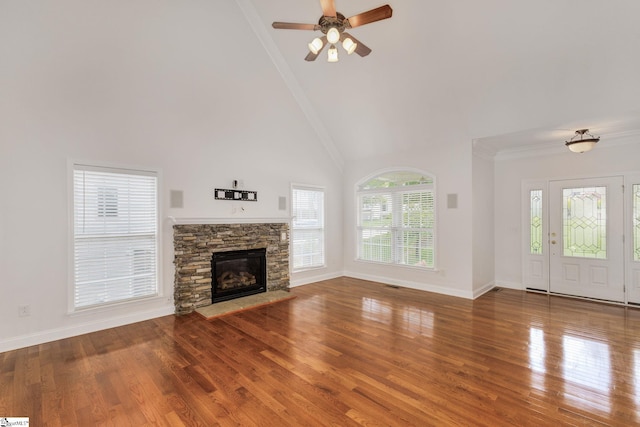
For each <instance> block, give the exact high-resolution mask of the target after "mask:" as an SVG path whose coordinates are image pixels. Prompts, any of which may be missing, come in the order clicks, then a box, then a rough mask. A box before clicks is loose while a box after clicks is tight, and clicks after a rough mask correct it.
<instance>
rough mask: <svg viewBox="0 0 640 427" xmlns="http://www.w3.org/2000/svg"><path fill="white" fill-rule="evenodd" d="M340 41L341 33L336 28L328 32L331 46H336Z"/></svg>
mask: <svg viewBox="0 0 640 427" xmlns="http://www.w3.org/2000/svg"><path fill="white" fill-rule="evenodd" d="M339 40H340V31H338V29H337V28H336V27H331V28H329V31H327V41H328V42H329V43H331V44H336V43H338V41H339Z"/></svg>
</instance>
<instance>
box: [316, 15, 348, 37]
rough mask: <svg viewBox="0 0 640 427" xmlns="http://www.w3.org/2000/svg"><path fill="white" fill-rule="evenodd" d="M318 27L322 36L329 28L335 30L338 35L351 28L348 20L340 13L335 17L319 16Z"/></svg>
mask: <svg viewBox="0 0 640 427" xmlns="http://www.w3.org/2000/svg"><path fill="white" fill-rule="evenodd" d="M318 25H320V31H322V33H323V34H327V32H328V31H329V30H330V29H331V28H335V29H337V30H338V31H339V32H340V33H342V32H343V31H344V30H345V29H347V28H351V26H350V25H349V20H348V19H347V18H345V17H344V15H343V14H341V13H340V12H336V16H321V17H320V19H319V20H318Z"/></svg>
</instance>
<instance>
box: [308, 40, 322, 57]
mask: <svg viewBox="0 0 640 427" xmlns="http://www.w3.org/2000/svg"><path fill="white" fill-rule="evenodd" d="M322 46H323V44H322V40H320V39H319V38H318V37H316V38H315V39H313V40H312V41H311V43H309V50H310V51H311V53H313V54H314V55H317V54H318V52H320V49H322Z"/></svg>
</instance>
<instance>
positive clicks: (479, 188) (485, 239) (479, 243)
mask: <svg viewBox="0 0 640 427" xmlns="http://www.w3.org/2000/svg"><path fill="white" fill-rule="evenodd" d="M493 174H494V165H493V161H492V160H489V159H486V158H483V157H480V156H477V155H475V154H474V155H473V179H472V182H473V184H472V191H473V293H474V296H478V295H480V294H482V293H483V292H486V291H488V290H489V289H491V288H492V287H493V285H494V274H495V270H494V266H495V258H494V251H493V247H494V223H493V221H494V215H495V211H494V197H495V196H494V181H493Z"/></svg>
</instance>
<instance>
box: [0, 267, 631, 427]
mask: <svg viewBox="0 0 640 427" xmlns="http://www.w3.org/2000/svg"><path fill="white" fill-rule="evenodd" d="M292 293H293V294H295V295H297V298H295V299H293V300H289V301H286V302H281V303H278V304H274V305H271V306H267V307H261V308H257V309H254V310H249V311H245V312H242V313H239V314H234V315H230V316H227V317H223V318H220V319H215V320H212V321H206V320H204V319H202V318H201V317H199V316H197V315H195V314H193V315H187V316H182V317H175V316H167V317H162V318H159V319H154V320H150V321H146V322H141V323H137V324H134V325H129V326H124V327H120V328H115V329H110V330H107V331H102V332H97V333H92V334H88V335H83V336H79V337H75V338H70V339H65V340H61V341H56V342H52V343H47V344H42V345H39V346H33V347H29V348H25V349H21V350H16V351H10V352H6V353H0V362H1V365H0V416H16V417H17V416H28V417H30V421H31V425H32V426H82V427H85V426H94V425H113V426H128V425H131V426H145V425H163V426H183V425H184V426H216V425H221V426H227V425H240V426H252V425H262V426H285V425H292V426H301V425H304V426H316V425H317V426H324V425H327V426H329V425H332V426H357V425H383V426H404V425H416V426H426V425H490V426H499V425H518V426H525V425H532V426H540V425H621V426H622V425H624V426H628V425H633V424H636V425H637V424H640V310H638V309H632V308H624V307H619V306H611V305H605V304H598V303H593V302H588V301H579V300H571V299H565V298H561V297H551V296H546V295H539V294H531V293H525V292H520V291H513V290H506V289H503V290H499V291H492V292H489V293H487V294H486V295H484V296H482V297H480V298H479V299H477V300H476V301H469V300H464V299H458V298H453V297H448V296H443V295H437V294H431V293H426V292H420V291H415V290H409V289H396V288H392V287H389V286H384V285H381V284H377V283H373V282H366V281H361V280H356V279H349V278H341V279H335V280H330V281H325V282H320V283H317V284H313V285H307V286H303V287H299V288H294V289H292Z"/></svg>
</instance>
